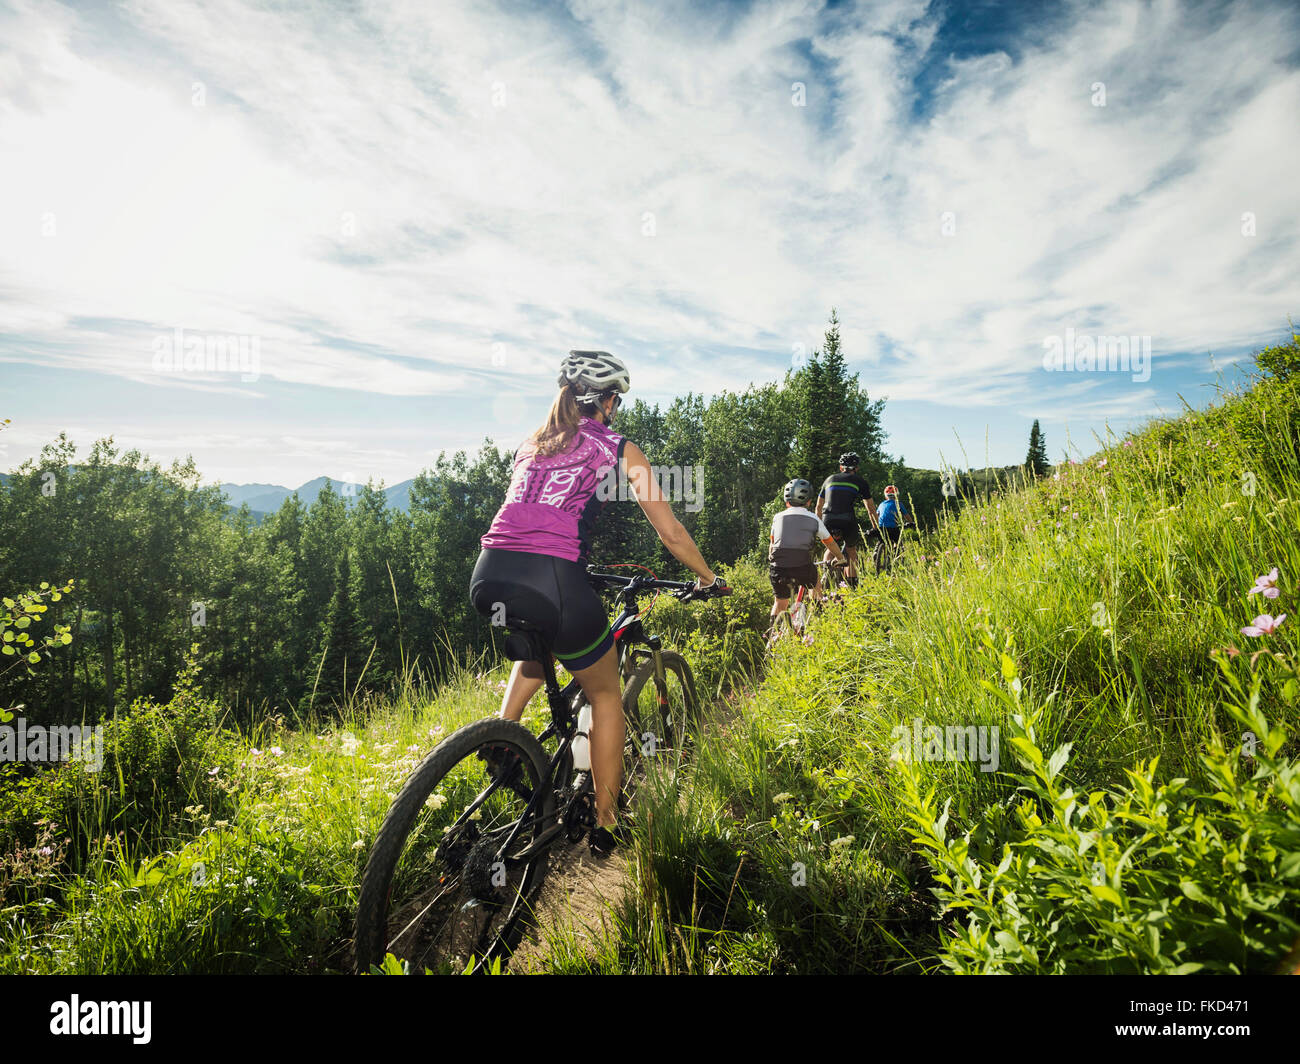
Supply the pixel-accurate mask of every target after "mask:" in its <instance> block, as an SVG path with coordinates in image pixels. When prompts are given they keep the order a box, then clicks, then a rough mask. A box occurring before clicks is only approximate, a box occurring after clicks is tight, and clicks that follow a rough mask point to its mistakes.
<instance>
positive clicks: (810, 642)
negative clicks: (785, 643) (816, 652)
mask: <svg viewBox="0 0 1300 1064" xmlns="http://www.w3.org/2000/svg"><path fill="white" fill-rule="evenodd" d="M803 645H804V646H806V647H810V646H812V645H813V637H812V632H809V633H808V634H807V635H806V636H804V637H803Z"/></svg>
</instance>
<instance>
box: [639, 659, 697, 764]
mask: <svg viewBox="0 0 1300 1064" xmlns="http://www.w3.org/2000/svg"><path fill="white" fill-rule="evenodd" d="M663 663H664V679H663V683H662V684H660V683H659V682H658V681H656V679H655V665H654V661H653V660H649V661H643V662H642V663H641V664H640V665H638V666H637V668H636V671H635V672H633V674H632V678H631V679H630V680H629V681H628V683H627V686H626V687H625V688H624V689H623V716H624V717H625V718H626V720H627V730H628V741H629V744H630V745H631V753H632V754H633V755H634V756H638V757H657V756H660V755H662V754H663V753H665V752H668V751H678V752H680V751H681V749H682V748H683V747H684V746H685V744H686V742H687V740H688V738H689V736H690V733H691V731H692V730H693V729H694V728H695V726H696V724H697V723H698V720H699V702H698V700H697V699H696V696H695V677H694V676H692V675H691V667H690V665H688V664H687V663H686V659H685V658H684V657H682V656H681V655H680V654H677V653H674V652H673V651H671V650H665V651H664V652H663Z"/></svg>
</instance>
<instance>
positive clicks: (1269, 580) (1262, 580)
mask: <svg viewBox="0 0 1300 1064" xmlns="http://www.w3.org/2000/svg"><path fill="white" fill-rule="evenodd" d="M1257 592H1263V594H1264V597H1265V598H1271V599H1275V598H1277V597H1278V595H1280V594H1282V592H1281V591H1280V590H1279V589H1278V586H1277V566H1274V567H1273V569H1272V571H1270V572H1267V573H1265V574H1264V575H1263V576H1257V577H1255V586H1254V587H1252V588H1251V589H1250V590H1249V591H1247V592H1246V594H1247V595H1254V594H1255V593H1257Z"/></svg>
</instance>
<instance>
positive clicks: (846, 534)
mask: <svg viewBox="0 0 1300 1064" xmlns="http://www.w3.org/2000/svg"><path fill="white" fill-rule="evenodd" d="M822 523H823V524H825V525H826V531H827V532H829V533H830V534H831V535H832V536H834V537H835V538H836V539H842V540H843V541H844V549H845V550H847V549H848V548H849V547H860V546H862V529H860V528H859V527H858V519H857V518H856V517H854V516H853V514H824V515H823V516H822Z"/></svg>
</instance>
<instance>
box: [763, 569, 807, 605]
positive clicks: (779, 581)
mask: <svg viewBox="0 0 1300 1064" xmlns="http://www.w3.org/2000/svg"><path fill="white" fill-rule="evenodd" d="M767 578H768V579H769V580H770V581H772V591H773V593H774V594H775V595H776V597H777V598H779V599H788V598H789V597H790V592H791V590H792V586H793V587H799V586H800V585H802V586H803V587H816V586H817V566H815V565H813V563H812V562H811V561H809V562H806V563H805V564H803V565H780V566H778V565H769V566H768V567H767Z"/></svg>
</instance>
